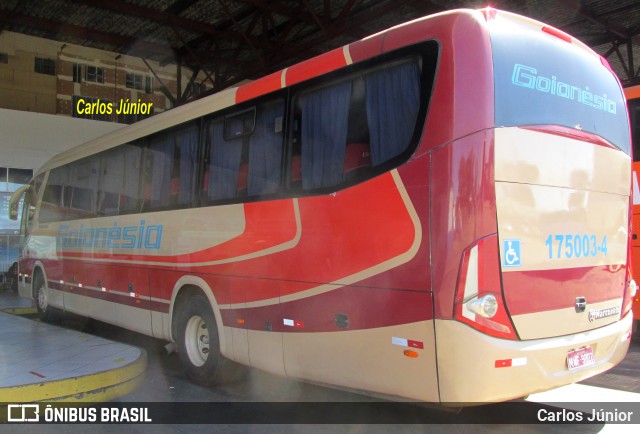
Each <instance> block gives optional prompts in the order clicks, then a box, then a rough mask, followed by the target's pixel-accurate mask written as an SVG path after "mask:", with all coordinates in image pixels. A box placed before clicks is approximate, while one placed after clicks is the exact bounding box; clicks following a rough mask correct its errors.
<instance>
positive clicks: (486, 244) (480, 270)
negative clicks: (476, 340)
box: [454, 234, 518, 340]
mask: <svg viewBox="0 0 640 434" xmlns="http://www.w3.org/2000/svg"><path fill="white" fill-rule="evenodd" d="M454 309H455V311H454V316H455V318H456V319H457V320H458V321H461V322H463V323H465V324H468V325H470V326H471V327H473V328H475V329H477V330H479V331H481V332H482V333H485V334H488V335H491V336H495V337H499V338H503V339H514V340H515V339H517V338H518V337H517V335H516V332H515V329H514V328H513V324H512V323H511V319H510V318H509V314H508V313H507V309H506V307H505V303H504V298H503V297H502V289H501V283H500V254H499V252H498V237H497V235H495V234H494V235H490V236H488V237H485V238H483V239H481V240H479V241H478V242H476V243H475V244H474V245H472V246H470V247H468V248H467V249H466V250H465V251H464V253H463V255H462V264H461V266H460V274H459V277H458V286H457V289H456V298H455V307H454Z"/></svg>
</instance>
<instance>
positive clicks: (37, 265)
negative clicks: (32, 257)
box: [29, 261, 49, 300]
mask: <svg viewBox="0 0 640 434" xmlns="http://www.w3.org/2000/svg"><path fill="white" fill-rule="evenodd" d="M38 273H41V274H42V278H43V279H44V284H45V286H46V288H47V290H48V289H49V281H48V280H47V272H46V271H45V269H44V264H43V263H42V262H41V261H36V262H34V264H33V271H32V272H31V288H29V294H30V296H31V299H32V300H33V299H35V298H34V296H33V285H34V282H35V280H36V275H37V274H38Z"/></svg>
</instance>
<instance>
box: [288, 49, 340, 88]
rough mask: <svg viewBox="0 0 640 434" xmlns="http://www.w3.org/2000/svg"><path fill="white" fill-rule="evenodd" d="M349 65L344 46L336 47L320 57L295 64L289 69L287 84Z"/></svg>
mask: <svg viewBox="0 0 640 434" xmlns="http://www.w3.org/2000/svg"><path fill="white" fill-rule="evenodd" d="M346 65H347V61H346V59H345V57H344V52H343V47H340V48H336V49H335V50H332V51H329V52H327V53H325V54H322V55H320V56H318V57H314V58H312V59H309V60H305V61H304V62H301V63H298V64H297V65H293V66H291V67H290V68H288V69H287V73H286V85H287V86H292V85H294V84H296V83H300V82H302V81H305V80H309V79H311V78H314V77H318V76H321V75H324V74H327V73H329V72H331V71H335V70H336V69H339V68H342V67H344V66H346Z"/></svg>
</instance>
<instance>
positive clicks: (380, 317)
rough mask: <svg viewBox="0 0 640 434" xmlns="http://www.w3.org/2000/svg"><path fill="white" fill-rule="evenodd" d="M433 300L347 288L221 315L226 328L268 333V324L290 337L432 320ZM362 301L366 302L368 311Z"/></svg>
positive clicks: (421, 345) (410, 293)
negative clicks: (291, 322)
mask: <svg viewBox="0 0 640 434" xmlns="http://www.w3.org/2000/svg"><path fill="white" fill-rule="evenodd" d="M431 298H432V297H431V293H430V292H419V291H404V290H394V289H382V288H370V287H360V286H345V287H342V288H339V289H336V290H334V291H330V292H326V293H323V294H319V295H315V296H311V297H307V298H304V299H301V300H296V301H291V302H286V303H280V304H275V305H269V306H262V307H253V308H238V309H223V310H221V315H222V321H223V324H224V325H225V326H228V327H238V323H237V319H238V318H242V319H244V320H245V322H244V323H243V324H242V327H241V328H245V329H249V330H265V327H266V325H267V324H269V325H270V327H271V330H272V331H280V332H290V333H295V332H298V331H299V332H305V333H309V332H335V331H344V330H361V329H370V328H378V327H388V326H394V325H399V324H409V323H415V322H419V321H426V320H430V319H433V310H432V302H431ZM362 300H367V303H366V308H365V307H363V305H362ZM337 314H340V315H341V317H342V318H344V317H345V316H346V317H347V318H348V327H347V328H343V327H340V325H339V323H340V322H339V321H338V320H337V318H336V315H337ZM283 318H295V321H296V322H297V323H300V324H301V325H302V324H303V325H304V328H302V327H300V328H299V329H297V328H296V327H287V326H285V325H284V324H283V321H282V319H283ZM343 325H344V324H343ZM408 345H409V346H410V347H412V348H417V349H423V348H424V343H423V342H421V341H415V340H411V341H408Z"/></svg>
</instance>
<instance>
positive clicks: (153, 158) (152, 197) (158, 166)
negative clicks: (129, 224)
mask: <svg viewBox="0 0 640 434" xmlns="http://www.w3.org/2000/svg"><path fill="white" fill-rule="evenodd" d="M198 141H199V128H198V125H197V124H195V123H194V124H191V125H189V126H186V127H182V128H177V129H173V130H171V131H170V132H168V133H162V134H156V135H154V136H152V137H151V140H150V143H149V147H148V149H147V161H148V163H147V164H148V172H147V181H146V184H145V192H144V194H145V196H144V199H145V205H144V209H145V210H153V209H163V208H169V207H176V206H177V207H183V206H188V205H191V204H192V203H193V201H194V198H195V187H196V175H197V165H198Z"/></svg>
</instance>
